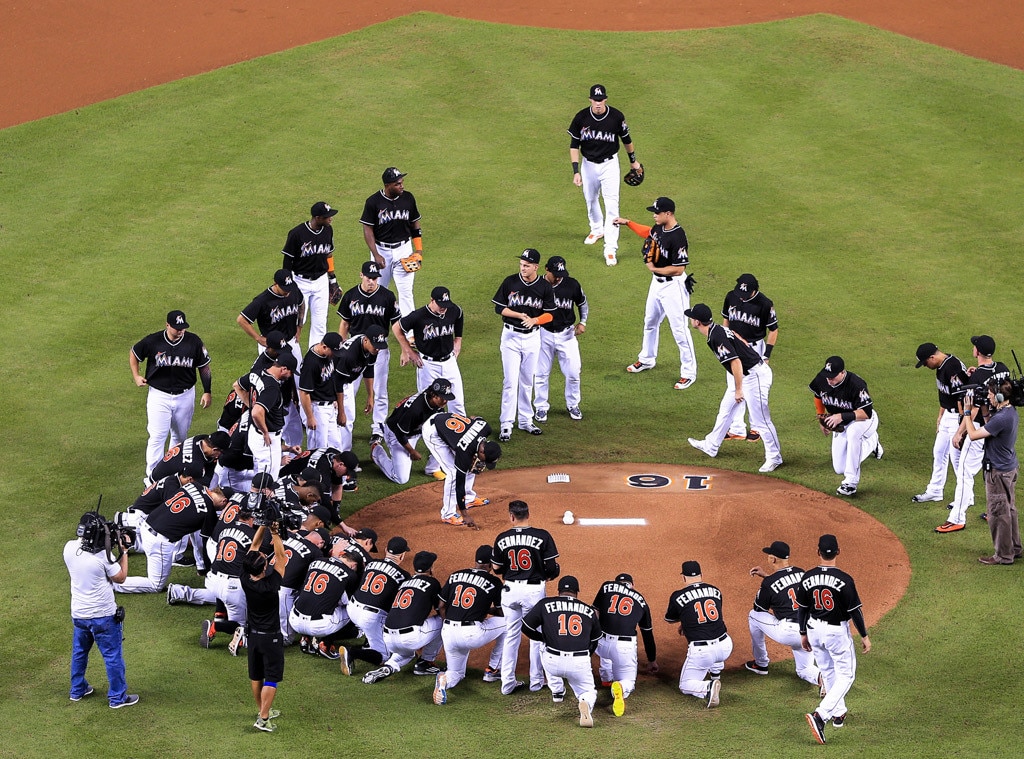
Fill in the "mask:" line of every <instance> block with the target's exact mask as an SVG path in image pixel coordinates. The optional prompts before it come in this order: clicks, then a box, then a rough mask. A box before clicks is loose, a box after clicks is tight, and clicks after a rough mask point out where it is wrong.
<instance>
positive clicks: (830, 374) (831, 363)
mask: <svg viewBox="0 0 1024 759" xmlns="http://www.w3.org/2000/svg"><path fill="white" fill-rule="evenodd" d="M821 371H822V373H823V374H824V375H825V376H826V377H827V378H828V379H834V378H836V377H838V376H839V375H840V374H842V373H843V372H844V371H846V362H845V361H843V359H842V357H841V356H829V357H828V358H827V359H825V366H824V367H822V369H821Z"/></svg>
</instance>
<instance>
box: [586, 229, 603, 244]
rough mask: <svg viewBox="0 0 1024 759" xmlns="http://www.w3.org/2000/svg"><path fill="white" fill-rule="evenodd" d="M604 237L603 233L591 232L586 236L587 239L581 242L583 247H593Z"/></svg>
mask: <svg viewBox="0 0 1024 759" xmlns="http://www.w3.org/2000/svg"><path fill="white" fill-rule="evenodd" d="M602 237H604V232H591V233H590V234H589V235H587V239H585V240H584V241H583V244H584V245H593V244H594V243H595V242H597V241H598V240H600V239H601V238H602Z"/></svg>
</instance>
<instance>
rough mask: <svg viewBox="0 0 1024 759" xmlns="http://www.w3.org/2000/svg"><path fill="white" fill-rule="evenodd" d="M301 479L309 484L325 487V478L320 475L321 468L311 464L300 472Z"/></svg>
mask: <svg viewBox="0 0 1024 759" xmlns="http://www.w3.org/2000/svg"><path fill="white" fill-rule="evenodd" d="M299 479H300V480H302V481H303V482H305V483H307V484H312V485H316V486H317V487H320V488H322V487H323V478H322V477H321V476H320V470H319V469H314V468H313V467H311V466H307V467H306V468H305V469H303V470H302V471H301V472H299Z"/></svg>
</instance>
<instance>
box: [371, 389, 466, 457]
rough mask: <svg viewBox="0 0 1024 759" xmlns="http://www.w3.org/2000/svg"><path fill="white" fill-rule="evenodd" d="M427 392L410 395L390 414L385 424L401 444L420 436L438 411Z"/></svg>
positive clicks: (403, 444)
mask: <svg viewBox="0 0 1024 759" xmlns="http://www.w3.org/2000/svg"><path fill="white" fill-rule="evenodd" d="M427 392H428V391H427V390H424V391H423V392H422V393H418V394H416V395H410V396H409V397H408V398H405V399H404V400H402V401H400V402H399V403H398V404H396V405H395V408H394V411H392V412H391V413H390V414H389V415H388V418H387V421H386V422H385V424H387V426H388V429H390V430H391V431H392V432H393V433H395V437H396V438H397V439H398V443H399V445H402V446H405V444H406V443H408V442H409V438H411V437H418V436H419V435H420V434H421V433H422V431H423V423H424V422H426V421H427V420H428V419H429V418H430V417H432V416H433V415H434V414H436V413H437V412H438V410H437V409H436V408H434V407H433V406H431V405H430V401H428V400H427ZM475 450H476V449H474V451H475Z"/></svg>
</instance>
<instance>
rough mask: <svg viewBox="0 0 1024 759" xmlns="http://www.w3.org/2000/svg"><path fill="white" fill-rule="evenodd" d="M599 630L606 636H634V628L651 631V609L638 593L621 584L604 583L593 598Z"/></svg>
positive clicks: (613, 582)
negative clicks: (599, 625)
mask: <svg viewBox="0 0 1024 759" xmlns="http://www.w3.org/2000/svg"><path fill="white" fill-rule="evenodd" d="M594 608H596V609H597V613H598V618H599V619H600V621H601V630H603V631H604V632H606V633H607V634H608V635H617V636H635V635H636V628H637V627H639V628H640V629H641V630H653V628H654V626H653V624H652V622H651V607H650V606H648V605H647V601H646V600H645V599H644V597H643V596H642V595H641V594H640V592H639V591H637V590H635V589H634V588H631V587H629V586H628V585H625V584H623V583H621V582H615V581H614V580H611V581H609V582H606V583H604V584H603V585H602V586H601V589H600V590H599V591H597V595H596V596H595V597H594Z"/></svg>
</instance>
